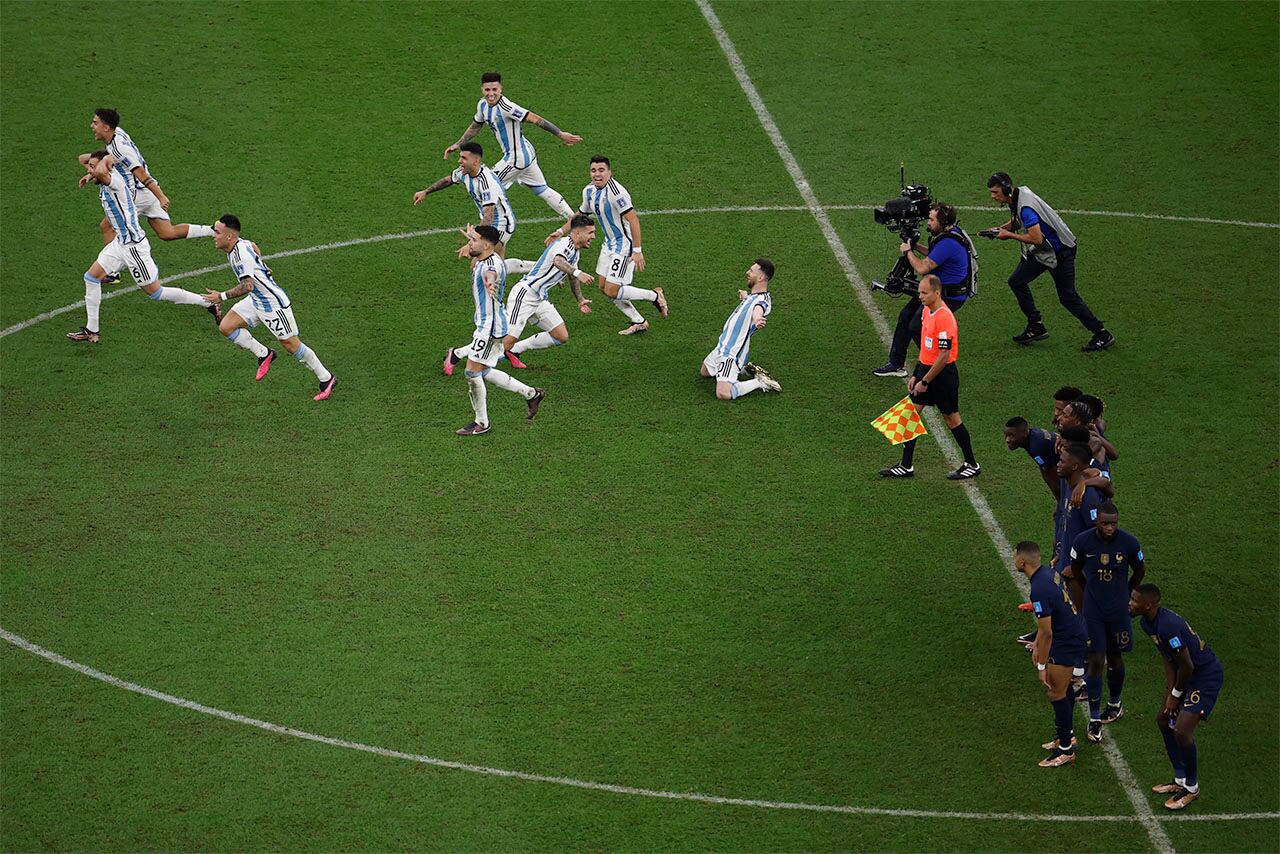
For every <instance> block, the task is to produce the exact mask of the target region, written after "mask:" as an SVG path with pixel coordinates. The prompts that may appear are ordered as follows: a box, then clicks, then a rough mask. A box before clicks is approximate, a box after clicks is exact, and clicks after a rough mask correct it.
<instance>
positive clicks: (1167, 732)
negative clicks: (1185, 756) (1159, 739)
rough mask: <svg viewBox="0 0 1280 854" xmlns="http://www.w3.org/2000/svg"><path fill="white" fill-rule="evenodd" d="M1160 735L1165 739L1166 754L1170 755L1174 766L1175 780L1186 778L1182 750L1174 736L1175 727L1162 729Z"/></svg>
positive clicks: (1170, 762) (1171, 763)
mask: <svg viewBox="0 0 1280 854" xmlns="http://www.w3.org/2000/svg"><path fill="white" fill-rule="evenodd" d="M1160 735H1161V736H1163V737H1164V752H1165V753H1167V754H1169V764H1170V765H1172V766H1173V779H1175V780H1181V779H1183V778H1185V777H1186V776H1187V769H1186V766H1185V765H1183V762H1182V748H1181V747H1179V746H1178V737H1177V736H1176V735H1174V734H1173V727H1170V726H1162V727H1160Z"/></svg>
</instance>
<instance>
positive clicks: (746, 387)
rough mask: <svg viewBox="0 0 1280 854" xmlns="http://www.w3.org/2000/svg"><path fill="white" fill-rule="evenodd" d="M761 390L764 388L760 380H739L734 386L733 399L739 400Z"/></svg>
mask: <svg viewBox="0 0 1280 854" xmlns="http://www.w3.org/2000/svg"><path fill="white" fill-rule="evenodd" d="M761 388H764V386H763V385H761V384H760V380H739V381H738V382H736V383H734V384H733V399H734V400H737V399H738V398H740V397H742V396H743V395H744V394H751V392H753V391H756V390H757V389H761Z"/></svg>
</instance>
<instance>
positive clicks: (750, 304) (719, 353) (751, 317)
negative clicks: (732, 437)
mask: <svg viewBox="0 0 1280 854" xmlns="http://www.w3.org/2000/svg"><path fill="white" fill-rule="evenodd" d="M773 274H774V266H773V262H772V261H770V260H769V259H768V258H757V259H756V260H755V262H754V263H753V264H752V265H751V266H750V267H748V268H747V287H748V288H750V290H747V291H744V290H739V291H738V305H737V306H736V307H735V308H734V310H733V312H732V313H731V314H730V315H729V319H728V320H726V321H725V322H724V328H723V329H721V330H720V340H719V341H718V342H716V346H715V349H714V350H712V351H711V352H710V353H708V354H707V356H706V358H705V359H703V360H702V366H701V367H700V368H699V371H700V372H701V374H702V376H704V377H715V378H716V397H717V398H719V399H720V400H737V399H738V398H740V397H742V396H743V395H744V394H750V393H751V392H753V391H766V392H778V391H782V386H781V385H779V384H778V381H777V380H775V379H774V378H773V377H771V376H769V375H768V374H767V373H765V371H764V369H763V368H760V367H759V366H757V365H752V364H750V363H749V362H748V361H747V357H748V356H749V355H750V353H751V338H752V336H754V335H755V334H756V332H758V331H760V330H761V329H764V325H765V323H766V322H767V318H768V317H769V314H770V312H772V311H773V295H772V294H770V293H769V284H770V282H772V281H773ZM748 368H750V370H751V372H752V374H753V376H752V377H751V379H747V380H744V379H742V372H743V371H744V370H747V369H748Z"/></svg>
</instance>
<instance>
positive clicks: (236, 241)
mask: <svg viewBox="0 0 1280 854" xmlns="http://www.w3.org/2000/svg"><path fill="white" fill-rule="evenodd" d="M213 243H214V245H215V246H217V247H218V248H219V249H220V250H222V251H223V252H225V253H227V261H228V262H229V263H230V264H231V271H232V273H234V274H235V277H236V282H237V284H236V286H235V287H234V288H232V289H231V290H228V291H222V292H219V291H206V292H205V295H204V299H205V301H206V302H208V303H209V304H210V305H215V306H216V305H218V304H219V303H222V302H224V301H226V300H229V299H237V298H238V297H245V299H242V300H240V302H238V303H236V304H235V305H234V306H232V307H231V310H230V311H228V312H227V314H226V316H225V317H223V318H222V323H221V324H219V326H218V331H220V332H221V333H222V334H223V335H225V336H227V340H229V341H230V342H231V343H232V344H235V345H236V346H237V347H241V348H243V349H245V350H248V351H249V352H250V353H252V354H253V355H255V356H257V357H258V371H257V375H256V377H255V379H259V380H260V379H262V378H263V377H265V376H266V375H267V371H268V370H270V369H271V363H272V362H273V361H275V358H276V351H275V350H268V349H267V348H266V347H265V346H263V345H262V344H261V343H259V342H258V341H257V340H256V339H255V338H254V337H253V335H251V334H250V333H249V332H248V329H252V328H253V327H255V326H257V325H258V324H259V323H262V324H264V325H265V326H266V327H267V329H268V330H270V332H271V334H272V335H274V336H276V339H277V340H279V342H280V344H281V345H282V346H283V347H284V349H285V350H287V351H289V353H291V354H292V355H293V357H294V358H295V359H297V360H298V361H299V362H302V364H304V365H306V366H307V367H308V368H310V369H311V372H312V373H313V374H315V375H316V379H318V380H319V381H320V391H319V392H318V393H317V394H316V395H315V397H314V398H312V399H313V400H327V399H328V398H329V396H330V395H331V394H333V388H334V386H336V385H337V384H338V378H337V377H336V376H335V375H334V374H333V373H332V372H330V371H329V369H328V368H326V367H325V366H324V365H323V364H321V362H320V357H319V356H317V355H316V352H315V350H312V349H311V348H310V347H308V346H307V345H306V344H303V343H302V339H301V338H299V337H298V322H297V321H296V320H294V319H293V303H292V301H290V299H289V295H288V294H286V293H285V292H284V289H283V288H281V287H280V285H278V284H276V280H275V278H274V277H273V276H272V275H271V269H270V268H269V267H267V265H266V264H265V263H264V262H263V260H262V255H260V254H259V253H258V247H257V246H255V245H254V244H253V242H252V241H249V240H245V239H243V238H241V237H240V219H239V218H238V217H237V216H235V214H223V215H222V216H221V217H219V218H218V221H217V222H216V223H214V226H213Z"/></svg>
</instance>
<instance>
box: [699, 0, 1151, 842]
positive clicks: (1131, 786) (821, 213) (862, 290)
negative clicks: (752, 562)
mask: <svg viewBox="0 0 1280 854" xmlns="http://www.w3.org/2000/svg"><path fill="white" fill-rule="evenodd" d="M696 2H697V4H698V8H699V9H700V10H702V15H703V17H704V18H706V20H707V25H708V26H709V27H710V28H711V32H712V34H713V35H714V36H715V38H716V41H717V42H718V43H719V45H720V49H721V50H722V51H723V52H724V55H725V59H726V60H728V62H729V67H730V69H732V71H733V74H734V76H735V77H737V79H738V85H740V86H741V87H742V91H743V93H744V94H745V95H746V96H747V100H748V101H749V102H750V104H751V108H752V109H753V110H755V113H756V118H758V119H759V120H760V125H761V126H762V127H763V128H764V131H765V133H766V134H767V135H768V137H769V140H770V142H772V143H773V147H774V149H776V150H777V152H778V156H779V157H780V158H782V162H783V165H784V166H786V169H787V172H788V174H790V175H791V180H792V181H793V182H794V183H795V185H796V190H798V191H799V192H800V195H801V197H802V198H803V199H804V201H805V206H806V207H808V209H809V211H810V213H812V214H813V218H814V219H815V220H816V221H817V223H818V228H819V230H821V232H822V235H823V237H825V238H826V240H827V244H828V245H829V246H830V247H831V251H832V252H833V253H834V254H835V256H836V261H838V262H839V264H840V267H841V269H843V270H844V272H845V276H846V277H847V278H848V280H849V285H850V286H851V287H852V288H853V293H854V296H856V297H857V299H858V302H859V303H861V304H862V310H863V311H864V312H865V313H866V315H867V317H868V318H869V319H870V320H871V324H872V326H874V327H875V329H876V332H877V334H879V336H880V340H881V341H883V342H884V345H885V346H886V347H888V346H889V344H890V341H891V340H892V333H891V332H890V331H889V324H888V322H886V320H885V318H884V315H883V314H882V313H881V312H880V309H879V307H878V306H877V305H876V304H875V301H874V300H873V299H872V297H871V292H870V291H869V290H868V289H867V286H866V282H864V281H863V279H862V275H861V274H860V273H859V272H858V270H857V268H856V267H854V265H853V260H852V259H851V258H850V257H849V251H848V250H847V249H846V248H845V245H844V241H843V240H841V239H840V235H839V234H837V233H836V230H835V226H833V225H832V224H831V219H830V217H828V216H827V212H826V210H825V209H824V208H823V207H822V205H821V204H820V203H819V202H818V197H817V196H816V195H815V194H814V192H813V188H812V187H811V186H810V185H809V179H808V178H806V177H805V175H804V171H803V170H802V169H801V168H800V164H799V163H798V162H797V161H796V158H795V155H793V154H792V153H791V147H790V146H789V145H787V141H786V139H785V138H783V136H782V131H781V130H779V129H778V125H777V123H776V122H775V121H774V120H773V115H772V114H771V113H770V112H769V108H768V107H767V106H765V103H764V100H763V99H762V98H761V97H760V93H759V92H758V91H757V90H756V87H755V84H754V83H752V82H751V77H750V75H749V74H747V68H746V66H745V65H744V64H743V62H742V57H741V56H739V54H738V49H737V48H736V47H734V44H733V41H732V40H731V39H730V38H729V34H728V33H727V32H725V29H724V26H723V25H722V24H721V23H720V19H719V18H718V17H717V16H716V13H715V10H714V9H712V8H711V3H710V2H709V0H696ZM926 420H927V421H928V422H929V427H930V429H931V431H932V432H933V437H934V439H936V440H937V442H938V445H939V446H940V447H941V448H942V452H943V453H944V454H945V455H946V456H947V459H949V460H950V461H951V462H952V464H953V465H959V463H960V461H961V460H960V454H959V453H958V449H957V448H956V446H955V443H954V442H953V441H952V440H951V438H950V436H948V435H946V434H945V433H943V429H942V428H943V423H942V419H941V418H940V417H939V416H938V414H937V412H935V411H933V410H928V411H927V412H926ZM964 492H965V495H966V496H968V498H969V503H970V504H972V505H973V509H974V510H975V511H976V512H977V514H978V518H979V519H980V520H981V521H982V526H983V528H985V529H986V531H987V535H988V536H989V537H990V538H991V543H992V545H994V546H995V548H996V552H997V553H998V554H999V556H1000V559H1001V560H1002V561H1004V564H1005V567H1006V568H1007V569H1008V570H1009V577H1010V578H1011V579H1012V580H1013V582H1014V586H1015V587H1017V589H1018V592H1019V594H1020V595H1021V596H1022V597H1023V598H1026V596H1027V593H1028V590H1029V587H1030V585H1029V584H1028V582H1027V579H1026V577H1025V576H1023V575H1022V573H1020V572H1017V571H1016V570H1014V569H1013V549H1012V548H1011V547H1010V546H1009V537H1008V535H1006V534H1005V532H1004V529H1003V528H1002V527H1001V526H1000V523H999V522H998V521H997V520H996V517H995V514H994V513H992V512H991V506H990V505H989V504H987V499H986V498H985V497H984V496H983V494H982V490H981V489H979V488H978V486H977V484H976V483H974V482H973V481H966V482H965V483H964ZM1102 749H1103V753H1104V754H1105V755H1106V757H1107V761H1108V762H1109V763H1110V764H1111V768H1112V770H1114V771H1115V775H1116V778H1117V779H1118V780H1119V781H1120V785H1121V786H1122V787H1123V788H1124V791H1125V794H1126V795H1127V796H1128V798H1129V803H1131V804H1132V805H1133V809H1134V812H1135V813H1136V815H1137V817H1138V820H1139V821H1140V822H1142V826H1143V827H1145V828H1146V830H1147V836H1148V837H1149V838H1150V839H1151V844H1152V845H1154V846H1155V848H1156V850H1157V851H1160V852H1172V851H1173V850H1174V848H1173V842H1172V841H1171V840H1170V839H1169V835H1168V834H1167V833H1165V832H1164V828H1163V827H1161V826H1160V823H1159V822H1158V821H1156V816H1155V813H1154V812H1153V811H1152V809H1151V804H1149V803H1148V802H1147V797H1146V793H1145V792H1144V791H1143V790H1142V789H1141V788H1139V786H1138V782H1137V780H1135V779H1134V776H1133V770H1132V769H1131V768H1130V767H1129V763H1128V762H1126V761H1125V758H1124V754H1123V753H1121V752H1120V748H1119V747H1118V746H1117V745H1116V743H1115V739H1113V738H1107V739H1105V740H1104V741H1103V742H1102Z"/></svg>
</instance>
